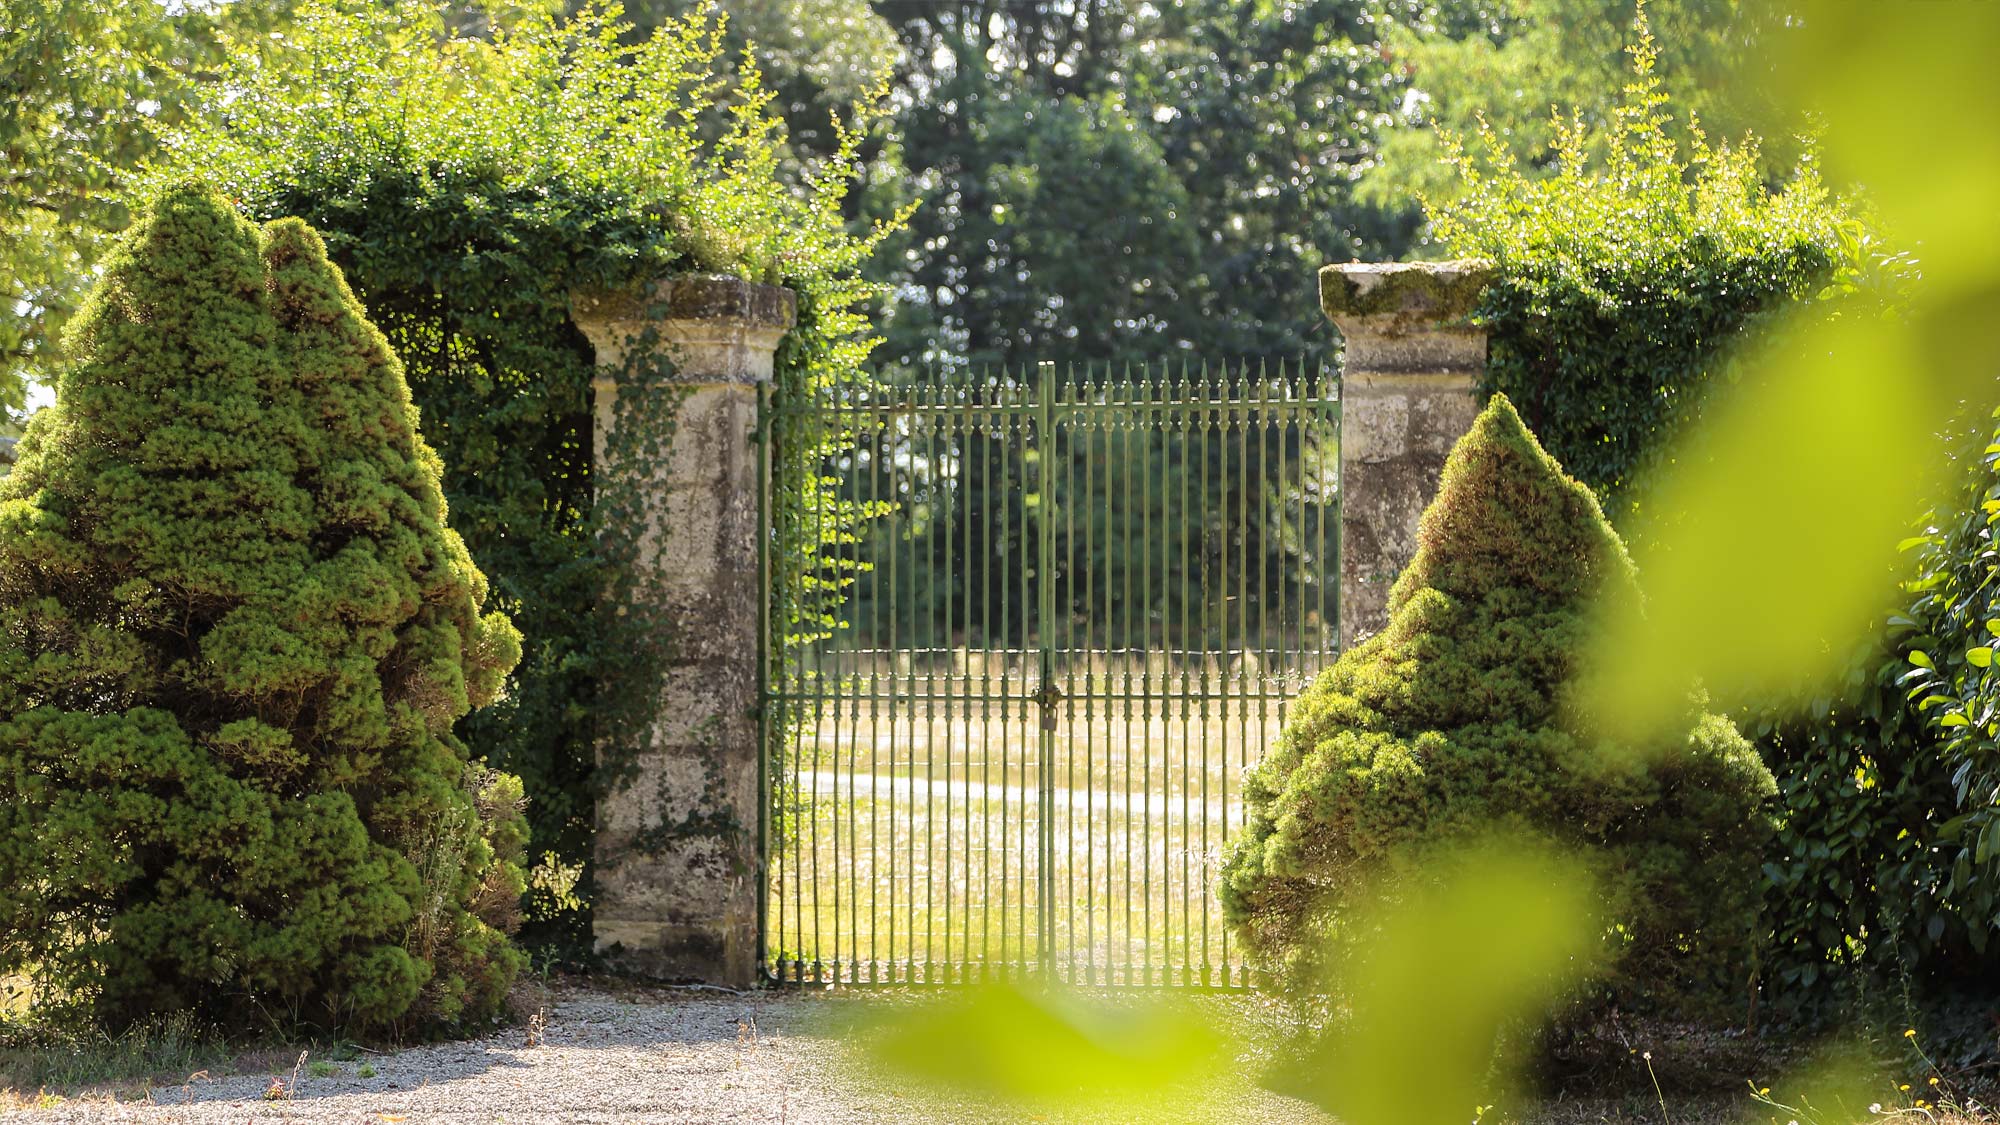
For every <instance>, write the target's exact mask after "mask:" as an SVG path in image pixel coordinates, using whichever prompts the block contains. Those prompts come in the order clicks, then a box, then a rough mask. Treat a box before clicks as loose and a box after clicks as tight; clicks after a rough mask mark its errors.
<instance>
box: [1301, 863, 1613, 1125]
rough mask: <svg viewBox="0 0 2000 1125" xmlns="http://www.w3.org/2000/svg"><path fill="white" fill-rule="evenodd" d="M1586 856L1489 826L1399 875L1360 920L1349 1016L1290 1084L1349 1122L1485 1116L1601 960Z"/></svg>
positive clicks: (1511, 1087)
mask: <svg viewBox="0 0 2000 1125" xmlns="http://www.w3.org/2000/svg"><path fill="white" fill-rule="evenodd" d="M1596 876H1597V873H1596V872H1595V871H1593V870H1592V868H1591V865H1590V863H1589V861H1588V860H1586V859H1583V858H1580V857H1578V856H1577V855H1575V854H1571V853H1565V852H1562V851H1559V850H1556V849H1551V848H1549V847H1548V846H1547V845H1546V843H1545V842H1543V841H1540V840H1538V839H1536V838H1534V837H1519V836H1513V835H1509V834H1508V833H1506V832H1505V831H1495V830H1489V832H1488V834H1485V835H1477V834H1475V835H1473V836H1471V837H1469V838H1465V839H1461V840H1460V841H1458V842H1457V843H1455V844H1453V845H1448V846H1445V847H1440V848H1438V849H1435V850H1434V851H1433V852H1432V854H1431V855H1430V856H1429V857H1428V860H1427V862H1426V864H1425V866H1424V867H1423V868H1422V869H1420V870H1406V871H1402V872H1398V873H1396V877H1392V881H1391V883H1390V884H1389V885H1387V886H1384V887H1380V888H1377V889H1376V890H1375V891H1374V892H1373V893H1371V894H1370V895H1368V896H1367V898H1368V899H1369V900H1370V901H1372V902H1374V903H1377V904H1378V905H1377V906H1376V908H1375V909H1374V911H1373V912H1372V913H1370V914H1368V915H1366V916H1363V917H1359V918H1354V919H1351V920H1350V923H1349V924H1350V925H1352V927H1353V928H1354V930H1355V932H1356V933H1357V934H1358V935H1359V939H1358V945H1359V948H1358V950H1357V951H1356V952H1357V954H1358V956H1356V958H1355V959H1354V961H1353V967H1352V969H1351V970H1350V971H1348V972H1347V973H1345V974H1343V975H1342V976H1341V977H1339V978H1337V979H1336V980H1335V981H1333V982H1332V983H1333V985H1334V988H1335V990H1336V991H1337V992H1338V993H1339V995H1340V996H1341V997H1342V998H1343V999H1344V1000H1345V1002H1346V1005H1347V1014H1346V1017H1345V1018H1344V1020H1343V1021H1342V1022H1340V1023H1339V1024H1338V1025H1336V1026H1335V1028H1334V1029H1333V1030H1332V1032H1331V1033H1330V1034H1328V1035H1327V1036H1325V1037H1324V1038H1323V1039H1321V1040H1320V1041H1319V1042H1318V1043H1316V1044H1315V1045H1314V1047H1313V1049H1312V1050H1311V1051H1310V1052H1308V1054H1307V1056H1306V1057H1305V1058H1304V1059H1303V1060H1301V1061H1300V1062H1299V1063H1298V1064H1296V1065H1295V1066H1294V1067H1293V1068H1292V1072H1291V1074H1290V1075H1289V1076H1288V1078H1287V1080H1286V1081H1285V1082H1284V1085H1285V1086H1287V1087H1288V1088H1290V1089H1292V1090H1294V1091H1296V1092H1298V1093H1301V1094H1303V1095H1304V1096H1306V1097H1308V1098H1310V1099H1311V1100H1312V1101H1314V1102H1315V1103H1317V1104H1318V1105H1320V1106H1321V1107H1323V1108H1325V1109H1326V1110H1327V1111H1328V1112H1330V1113H1332V1114H1333V1115H1334V1116H1335V1117H1337V1118H1338V1119H1339V1120H1341V1121H1344V1122H1352V1123H1353V1125H1401V1123H1403V1122H1411V1121H1439V1122H1444V1121H1463V1120H1468V1119H1470V1120H1475V1121H1476V1120H1485V1119H1487V1114H1488V1111H1490V1110H1492V1109H1493V1108H1494V1107H1495V1105H1496V1104H1498V1105H1501V1106H1506V1105H1508V1104H1509V1103H1512V1102H1513V1101H1514V1099H1515V1097H1516V1096H1517V1094H1518V1088H1517V1079H1518V1073H1517V1072H1518V1070H1519V1068H1520V1065H1521V1063H1522V1062H1523V1061H1524V1060H1523V1057H1522V1054H1523V1050H1524V1049H1525V1048H1528V1047H1530V1046H1531V1044H1532V1043H1533V1042H1534V1040H1535V1032H1536V1031H1537V1030H1538V1029H1539V1028H1540V1026H1541V1025H1542V1024H1543V1023H1545V1022H1546V1020H1547V1018H1548V1015H1549V1013H1550V1012H1551V1011H1553V1010H1555V1009H1556V1008H1557V1007H1558V1006H1559V1005H1560V1004H1561V1003H1562V1002H1563V1001H1564V1000H1565V999H1567V998H1568V997H1570V996H1572V995H1573V994H1575V993H1576V992H1577V991H1578V990H1580V989H1582V988H1584V987H1585V986H1586V984H1587V982H1588V981H1589V979H1590V976H1591V974H1592V972H1593V971H1594V970H1596V969H1597V968H1598V967H1599V966H1600V965H1601V961H1600V960H1599V959H1600V957H1601V956H1602V954H1603V952H1604V951H1603V949H1602V948H1601V946H1599V945H1598V943H1597V941H1596V938H1597V930H1598V926H1599V923H1600V922H1601V916H1600V914H1599V911H1600V910H1601V909H1602V908H1603V905H1604V904H1603V902H1602V901H1601V893H1600V892H1601V889H1602V888H1600V887H1599V886H1597V885H1596V883H1595V880H1596Z"/></svg>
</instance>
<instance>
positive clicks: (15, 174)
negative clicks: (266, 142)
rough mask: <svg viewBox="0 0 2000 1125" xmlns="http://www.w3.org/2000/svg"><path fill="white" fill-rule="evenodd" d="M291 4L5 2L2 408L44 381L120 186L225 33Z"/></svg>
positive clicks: (120, 209)
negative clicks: (29, 383) (29, 382)
mask: <svg viewBox="0 0 2000 1125" xmlns="http://www.w3.org/2000/svg"><path fill="white" fill-rule="evenodd" d="M286 6H287V0H236V2H232V3H228V4H218V5H210V4H199V3H196V4H172V5H168V4H160V3H157V2H155V0H9V3H8V4H7V7H6V10H5V12H4V13H0V163H4V164H5V166H6V168H7V174H6V175H5V176H4V177H0V412H4V411H6V410H18V409H20V408H21V406H22V404H23V396H22V392H23V389H24V379H27V378H40V379H44V380H46V379H49V378H52V377H53V375H54V372H55V367H56V364H57V363H58V362H59V361H60V360H61V358H62V351H61V347H60V344H61V339H62V328H63V325H64V324H65V323H66V322H67V321H68V320H69V318H70V316H71V315H73V314H74V313H75V312H76V307H77V304H78V302H79V301H80V300H81V299H82V297H83V294H84V291H85V289H86V288H87V287H88V286H89V285H90V282H91V279H92V277H93V276H94V273H93V270H94V268H95V266H96V263H97V258H98V256H99V254H100V253H102V252H103V249H104V247H105V245H106V244H107V241H108V239H109V238H110V237H111V236H112V235H114V234H116V233H117V232H119V231H121V230H123V229H124V228H125V226H126V224H127V223H129V222H131V207H130V200H129V199H128V198H127V196H126V192H125V189H126V188H127V187H128V186H129V181H130V179H131V177H132V175H133V173H134V172H135V171H136V170H137V169H138V167H139V165H140V164H141V163H142V162H143V161H144V160H145V159H146V158H147V157H149V156H151V155H152V154H153V153H154V151H155V150H156V149H157V146H158V143H159V135H160V133H161V131H162V130H164V129H168V128H171V127H173V126H174V125H175V124H176V123H177V122H179V121H180V120H181V119H182V117H183V115H184V114H185V113H186V111H187V109H188V105H189V103H190V101H191V99H192V98H193V96H194V89H195V86H196V84H197V83H198V81H199V80H200V76H201V74H202V72H204V71H205V70H206V69H207V68H209V67H212V66H213V65H215V64H216V63H217V62H218V61H219V58H220V54H221V44H222V41H223V37H224V36H225V35H226V34H228V33H229V32H230V31H232V30H233V31H236V32H240V33H254V32H256V31H259V30H263V29H265V28H268V27H270V26H272V25H273V24H275V23H277V22H280V20H281V17H282V15H283V10H284V9H285V7H286Z"/></svg>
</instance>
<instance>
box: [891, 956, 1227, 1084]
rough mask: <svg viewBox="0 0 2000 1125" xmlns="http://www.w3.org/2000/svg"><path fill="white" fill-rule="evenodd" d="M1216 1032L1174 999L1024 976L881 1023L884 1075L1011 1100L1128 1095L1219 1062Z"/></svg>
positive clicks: (1206, 1072) (1196, 1077) (1197, 1076)
mask: <svg viewBox="0 0 2000 1125" xmlns="http://www.w3.org/2000/svg"><path fill="white" fill-rule="evenodd" d="M1223 1044H1224V1040H1223V1037H1222V1036H1221V1035H1220V1034H1219V1033H1218V1032H1217V1031H1216V1030H1215V1029H1214V1028H1212V1027H1211V1026H1209V1024H1208V1023H1207V1022H1206V1021H1205V1020H1203V1019H1201V1018H1200V1017H1199V1016H1198V1015H1196V1014H1195V1013H1194V1012H1193V1011H1192V1010H1190V1009H1189V1008H1188V1007H1187V1006H1186V1005H1184V1004H1176V1003H1173V1002H1170V1001H1161V1000H1145V1001H1137V1002H1126V1003H1114V1002H1111V1001H1106V1000H1101V999H1096V998H1089V997H1084V996H1080V995H1078V994H1076V993H1074V992H1071V991H1068V990H1066V989H1063V988H1061V987H1059V986H1043V985H1040V984H1037V983H1033V982H1010V983H1003V984H993V985H988V986H985V987H981V988H978V989H975V990H972V991H969V992H967V993H965V994H963V995H960V996H954V997H951V998H950V999H948V1000H946V1001H944V1002H941V1003H939V1004H937V1005H936V1006H934V1007H928V1008H925V1009H922V1010H920V1011H918V1012H915V1013H908V1014H903V1015H900V1016H899V1017H898V1018H896V1019H895V1021H894V1022H893V1023H892V1024H890V1025H889V1026H887V1027H886V1028H884V1029H883V1031H882V1035H881V1040H880V1042H879V1044H878V1046H877V1058H878V1060H879V1061H880V1062H881V1063H882V1064H883V1065H884V1066H885V1067H886V1068H887V1069H888V1070H890V1071H891V1072H893V1073H895V1074H899V1075H902V1076H905V1077H908V1078H914V1079H917V1080H918V1081H921V1082H925V1083H927V1084H930V1085H933V1086H937V1087H940V1088H943V1089H948V1090H952V1091H955V1092H958V1093H961V1094H967V1095H972V1096H976V1097H983V1098H998V1099H1002V1100H1005V1101H1009V1102H1016V1103H1037V1102H1051V1101H1063V1102H1073V1101H1075V1100H1077V1099H1079V1098H1082V1099H1108V1100H1123V1099H1138V1098H1145V1097H1148V1096H1150V1095H1156V1094H1159V1093H1161V1092H1164V1091H1166V1090H1167V1089H1169V1088H1171V1087H1173V1086H1176V1085H1178V1084H1182V1083H1187V1082H1190V1081H1195V1082H1198V1081H1201V1080H1202V1079H1203V1078H1204V1077H1205V1076H1211V1075H1214V1074H1216V1073H1217V1072H1219V1071H1220V1070H1221V1069H1222V1068H1223V1066H1224V1065H1225V1064H1226V1063H1227V1061H1228V1058H1227V1053H1226V1052H1225V1051H1224V1050H1223V1049H1222V1048H1223Z"/></svg>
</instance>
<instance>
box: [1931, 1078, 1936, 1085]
mask: <svg viewBox="0 0 2000 1125" xmlns="http://www.w3.org/2000/svg"><path fill="white" fill-rule="evenodd" d="M1931 1085H1933V1086H1935V1085H1937V1079H1936V1078H1933V1079H1931Z"/></svg>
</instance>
